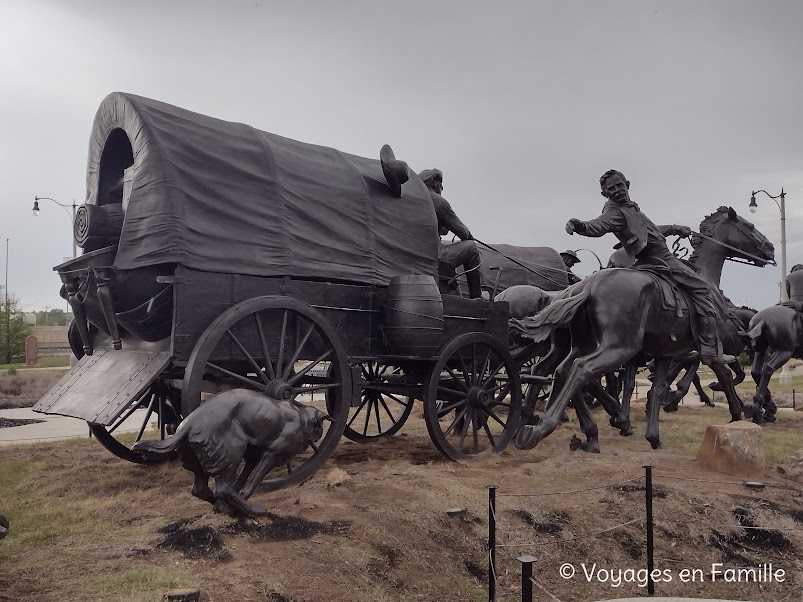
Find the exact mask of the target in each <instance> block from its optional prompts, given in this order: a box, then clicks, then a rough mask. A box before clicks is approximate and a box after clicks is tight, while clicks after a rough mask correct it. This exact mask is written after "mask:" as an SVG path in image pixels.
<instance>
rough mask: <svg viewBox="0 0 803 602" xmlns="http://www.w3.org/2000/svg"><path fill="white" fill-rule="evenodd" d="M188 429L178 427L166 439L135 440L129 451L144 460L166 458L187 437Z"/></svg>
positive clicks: (156, 460)
mask: <svg viewBox="0 0 803 602" xmlns="http://www.w3.org/2000/svg"><path fill="white" fill-rule="evenodd" d="M188 432H189V429H181V428H180V429H179V430H177V431H176V433H175V434H174V435H172V436H170V437H168V438H167V439H152V440H149V441H137V442H136V443H135V444H134V445H133V446H132V447H131V451H132V452H134V453H138V454H139V455H140V456H141V457H142V459H143V460H145V461H146V462H158V461H164V460H167V459H168V458H169V457H170V455H171V454H172V453H173V452H174V451H176V449H177V448H178V446H179V445H181V443H183V442H184V440H185V439H186V438H187V434H188Z"/></svg>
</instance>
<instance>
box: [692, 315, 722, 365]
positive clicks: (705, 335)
mask: <svg viewBox="0 0 803 602" xmlns="http://www.w3.org/2000/svg"><path fill="white" fill-rule="evenodd" d="M697 329H698V334H699V336H700V361H701V362H703V363H704V364H706V365H707V366H710V365H711V364H722V363H723V362H724V358H723V357H722V345H721V344H720V343H719V341H718V340H717V319H716V318H714V317H710V316H702V317H701V318H700V319H699V320H698V323H697Z"/></svg>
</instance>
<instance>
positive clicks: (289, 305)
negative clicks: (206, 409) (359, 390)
mask: <svg viewBox="0 0 803 602" xmlns="http://www.w3.org/2000/svg"><path fill="white" fill-rule="evenodd" d="M271 350H274V351H273V352H272V351H271ZM219 357H235V358H237V361H233V362H232V361H229V362H226V363H225V365H222V364H223V362H220V361H218V360H217V359H216V358H219ZM204 380H214V381H217V382H218V383H220V384H225V385H228V386H231V387H241V388H248V389H253V390H255V391H259V392H261V393H266V394H268V395H270V396H272V397H275V398H279V399H291V398H293V399H295V398H298V401H299V402H301V403H305V404H307V405H314V406H315V407H318V408H319V409H321V410H324V411H327V413H328V414H329V416H330V418H331V422H325V423H324V434H323V436H322V438H321V439H320V440H319V441H318V442H317V443H314V444H310V446H309V447H308V448H307V450H306V451H304V452H302V453H300V454H298V455H297V456H296V457H295V458H294V459H293V461H292V464H291V465H290V466H287V467H282V468H281V469H279V468H277V469H275V470H274V471H272V472H270V473H268V475H267V477H266V478H265V480H264V481H263V482H262V484H261V485H260V487H259V488H258V490H259V491H274V490H276V489H280V488H282V487H286V486H288V485H293V484H296V483H301V482H302V481H305V480H306V479H307V478H308V477H309V476H310V475H312V473H314V472H315V471H316V470H317V469H318V468H319V467H320V466H321V465H322V464H323V463H324V462H326V460H327V459H328V458H329V456H330V455H331V454H332V452H333V451H334V449H335V446H336V445H337V442H338V440H339V439H340V436H341V435H342V434H343V430H344V429H345V427H346V420H347V418H348V409H349V402H350V397H351V373H350V371H349V369H348V361H347V356H346V351H345V349H344V347H343V344H342V343H341V342H340V339H339V338H338V336H337V334H336V333H335V331H334V329H333V328H332V326H331V325H330V324H329V322H328V321H327V320H326V318H324V317H323V316H322V315H321V313H320V312H318V311H317V310H315V309H313V308H312V307H310V306H309V305H307V304H306V303H304V302H302V301H299V300H298V299H294V298H292V297H256V298H254V299H249V300H248V301H243V302H242V303H238V304H237V305H235V306H233V307H230V308H229V309H228V310H226V311H225V312H223V313H222V314H221V315H220V316H218V318H217V319H216V320H215V321H214V322H212V324H211V325H210V326H209V327H208V328H207V329H206V331H204V333H203V334H202V335H201V337H200V338H199V339H198V342H197V343H196V344H195V348H194V349H193V351H192V355H190V359H189V361H188V364H187V369H186V370H185V371H184V381H183V384H182V396H181V400H182V408H183V410H182V411H183V412H184V413H185V414H189V413H190V412H192V411H193V410H194V409H195V408H197V407H198V405H200V403H201V386H202V384H203V382H204ZM324 392H326V393H327V395H326V400H324V399H323V395H321V394H322V393H324ZM304 395H309V396H310V398H309V399H308V400H306V399H304V398H303V396H304ZM327 401H328V403H327ZM210 402H212V403H214V400H210ZM325 406H328V407H325Z"/></svg>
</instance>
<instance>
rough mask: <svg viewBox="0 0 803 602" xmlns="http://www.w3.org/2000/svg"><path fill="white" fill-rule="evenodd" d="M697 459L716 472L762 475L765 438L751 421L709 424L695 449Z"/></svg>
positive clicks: (758, 427) (745, 475) (747, 475)
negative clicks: (696, 449)
mask: <svg viewBox="0 0 803 602" xmlns="http://www.w3.org/2000/svg"><path fill="white" fill-rule="evenodd" d="M697 460H699V461H700V462H701V463H702V464H705V465H706V466H708V467H709V468H712V469H714V470H716V471H717V472H724V473H726V474H731V475H735V476H742V477H755V476H761V475H763V474H764V439H763V432H762V430H761V427H760V426H758V425H757V424H753V423H752V422H732V423H730V424H723V425H711V426H709V427H708V428H707V429H705V437H703V442H702V444H701V445H700V449H699V450H698V451H697Z"/></svg>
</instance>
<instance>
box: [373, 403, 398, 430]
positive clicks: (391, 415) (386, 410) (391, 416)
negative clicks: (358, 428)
mask: <svg viewBox="0 0 803 602" xmlns="http://www.w3.org/2000/svg"><path fill="white" fill-rule="evenodd" d="M378 401H379V403H381V404H382V407H383V408H385V413H386V414H387V415H388V418H390V421H391V422H394V423H395V422H396V419H395V418H394V417H393V412H391V411H390V408H389V407H388V404H386V403H385V400H384V399H382V398H381V397H380V398H379V399H378ZM399 403H401V402H399ZM402 405H404V404H402ZM378 413H379V408H377V414H378ZM378 420H379V417H378V416H377V421H378ZM377 428H379V430H380V431H382V428H381V427H380V426H379V425H378V424H377Z"/></svg>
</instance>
